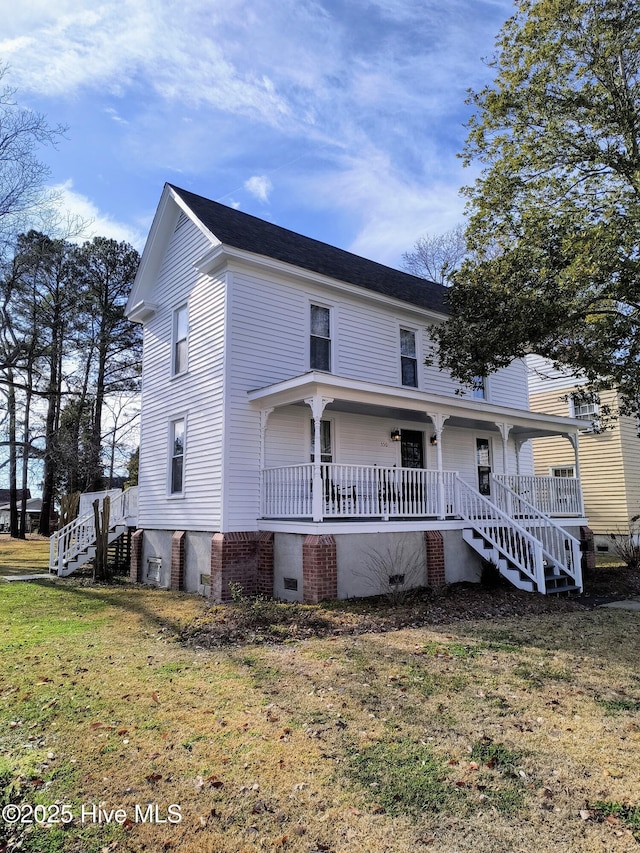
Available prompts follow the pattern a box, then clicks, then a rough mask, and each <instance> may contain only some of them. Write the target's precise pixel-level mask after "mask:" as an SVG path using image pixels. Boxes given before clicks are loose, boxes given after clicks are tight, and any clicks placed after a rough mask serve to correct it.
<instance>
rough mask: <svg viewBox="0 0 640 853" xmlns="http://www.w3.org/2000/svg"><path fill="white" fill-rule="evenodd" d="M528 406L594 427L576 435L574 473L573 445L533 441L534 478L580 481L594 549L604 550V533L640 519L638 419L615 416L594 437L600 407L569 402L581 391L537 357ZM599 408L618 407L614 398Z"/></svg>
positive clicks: (531, 361) (604, 397)
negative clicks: (577, 438) (560, 478)
mask: <svg viewBox="0 0 640 853" xmlns="http://www.w3.org/2000/svg"><path fill="white" fill-rule="evenodd" d="M527 363H528V366H529V401H530V406H531V409H532V410H533V411H538V412H545V413H547V414H554V415H569V416H571V417H576V418H584V420H585V421H587V422H589V423H593V424H594V425H595V427H596V429H595V430H594V429H593V428H592V429H591V430H589V431H586V432H584V433H581V434H580V438H579V440H578V461H579V466H580V470H579V471H576V470H575V468H576V464H575V454H574V449H573V446H572V445H571V443H570V442H569V441H567V440H566V439H564V438H541V439H536V440H535V441H533V442H532V445H533V459H534V467H535V473H536V475H538V476H541V475H544V476H556V477H575V476H579V477H580V479H581V481H582V493H583V497H584V505H585V515H586V516H587V518H588V519H589V527H590V528H591V530H593V532H594V534H595V535H596V549H597V550H599V551H606V550H607V549H608V546H609V545H610V539H609V538H608V537H605V535H604V534H609V533H617V532H622V531H625V530H628V526H629V519H630V518H632V517H633V516H635V515H638V514H640V436H639V425H638V419H637V418H635V417H629V416H626V415H621V416H619V417H618V418H617V419H616V420H614V421H612V422H611V423H610V424H608V425H607V428H606V429H605V430H604V431H603V432H597V431H596V430H597V426H598V424H599V418H598V415H599V406H598V405H597V404H595V403H588V404H585V403H580V402H579V401H574V400H573V399H572V397H571V393H572V391H575V390H576V389H578V388H579V387H580V383H579V381H577V380H576V378H575V377H572V376H568V375H563V374H561V373H560V372H559V371H556V370H553V369H552V368H551V367H550V365H549V364H548V363H547V362H545V361H544V360H543V359H541V358H539V357H538V356H529V358H528V359H527ZM600 403H601V405H603V406H604V405H607V406H610V407H611V411H612V412H615V411H617V408H618V405H617V403H618V400H617V393H616V392H615V391H609V392H606V393H603V394H601V395H600Z"/></svg>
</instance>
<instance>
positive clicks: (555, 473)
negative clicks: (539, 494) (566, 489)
mask: <svg viewBox="0 0 640 853" xmlns="http://www.w3.org/2000/svg"><path fill="white" fill-rule="evenodd" d="M550 473H551V476H552V477H575V471H574V468H573V465H565V466H564V467H562V468H551V471H550Z"/></svg>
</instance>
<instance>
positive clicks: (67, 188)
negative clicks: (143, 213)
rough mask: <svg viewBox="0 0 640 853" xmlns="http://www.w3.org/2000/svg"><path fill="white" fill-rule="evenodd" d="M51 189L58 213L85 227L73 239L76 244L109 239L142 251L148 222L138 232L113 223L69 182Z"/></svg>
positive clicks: (120, 223)
mask: <svg viewBox="0 0 640 853" xmlns="http://www.w3.org/2000/svg"><path fill="white" fill-rule="evenodd" d="M52 189H53V191H54V192H55V193H56V195H57V196H58V197H59V199H60V213H61V214H62V215H68V216H69V217H70V218H72V219H73V218H76V219H78V220H80V221H81V222H83V223H84V225H85V227H84V228H83V230H82V233H81V234H80V235H78V236H77V237H75V238H73V239H74V240H75V241H76V242H78V243H82V242H84V241H85V240H91V239H92V238H93V237H109V238H110V239H112V240H118V241H121V240H124V241H125V242H127V243H131V245H132V246H134V247H135V248H136V249H138V251H142V249H143V247H144V242H145V239H146V231H147V229H148V227H149V225H150V224H151V223H150V222H147V223H141V228H140V230H138V229H136V228H132V227H131V226H130V225H127V224H125V223H122V222H117V221H115V220H114V219H113V218H112V217H111V216H109V215H108V214H104V213H102V212H101V211H100V210H99V209H98V208H97V206H96V205H95V204H94V202H93V201H91V199H89V198H87V197H86V196H84V195H82V194H81V193H78V192H76V191H75V190H74V189H73V183H72V181H70V180H69V181H66V182H65V183H64V184H59V185H58V186H55V187H52Z"/></svg>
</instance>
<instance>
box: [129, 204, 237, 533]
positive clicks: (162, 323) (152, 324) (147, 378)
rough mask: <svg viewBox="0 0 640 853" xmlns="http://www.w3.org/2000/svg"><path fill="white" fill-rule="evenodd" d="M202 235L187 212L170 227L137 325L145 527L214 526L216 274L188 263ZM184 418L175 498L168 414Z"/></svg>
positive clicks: (219, 362) (217, 496) (217, 468)
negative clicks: (177, 349)
mask: <svg viewBox="0 0 640 853" xmlns="http://www.w3.org/2000/svg"><path fill="white" fill-rule="evenodd" d="M209 246H210V243H209V241H208V239H207V238H206V237H205V236H204V235H203V234H202V233H201V232H200V231H199V229H198V228H196V226H195V225H193V223H192V222H191V221H190V220H187V221H186V222H184V224H183V226H182V227H181V228H180V229H179V230H177V231H176V232H174V235H173V237H172V238H171V240H170V241H169V243H168V245H167V249H166V253H165V257H164V261H163V263H162V264H161V266H160V269H159V271H158V276H157V282H156V288H155V291H154V302H155V303H156V304H157V305H158V306H159V307H158V309H157V311H156V313H155V315H154V316H153V317H152V318H151V319H150V320H149V321H148V322H147V323H146V324H145V327H144V355H143V383H142V422H141V442H140V485H141V489H140V505H139V524H140V526H141V527H145V528H148V529H170V530H171V529H173V530H216V529H220V518H221V508H222V481H221V473H220V472H221V469H222V434H223V421H222V412H223V406H222V399H223V396H222V395H223V379H224V373H223V367H224V334H225V332H224V311H225V296H226V282H225V279H224V278H219V279H212V278H210V277H205V276H202V275H201V274H200V273H198V271H197V270H196V269H195V267H194V265H193V261H194V258H197V257H199V256H201V255H202V254H203V253H204V251H206V249H207V248H209ZM187 302H188V304H189V337H188V340H189V371H188V373H185V374H183V375H181V377H180V381H178V382H176V381H175V380H174V379H173V351H172V348H173V344H174V334H173V330H174V322H175V316H174V312H175V311H176V309H178V308H180V307H181V306H183V305H186V304H187ZM178 416H180V417H185V418H187V420H188V451H187V454H186V456H185V460H184V472H183V477H184V484H185V491H184V497H183V499H182V500H178V501H176V500H175V499H173V498H172V497H171V494H170V485H169V482H168V474H167V454H168V446H167V444H168V433H167V431H168V421H169V420H171V419H174V418H177V417H178Z"/></svg>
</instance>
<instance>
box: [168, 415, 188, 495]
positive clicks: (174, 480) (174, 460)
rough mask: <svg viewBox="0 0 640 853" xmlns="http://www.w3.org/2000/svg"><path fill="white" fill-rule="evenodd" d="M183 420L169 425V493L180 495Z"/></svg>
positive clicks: (182, 460)
mask: <svg viewBox="0 0 640 853" xmlns="http://www.w3.org/2000/svg"><path fill="white" fill-rule="evenodd" d="M184 437H185V422H184V418H180V419H179V420H176V421H172V423H171V460H170V466H171V470H170V491H171V494H172V495H181V494H182V492H183V491H184Z"/></svg>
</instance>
